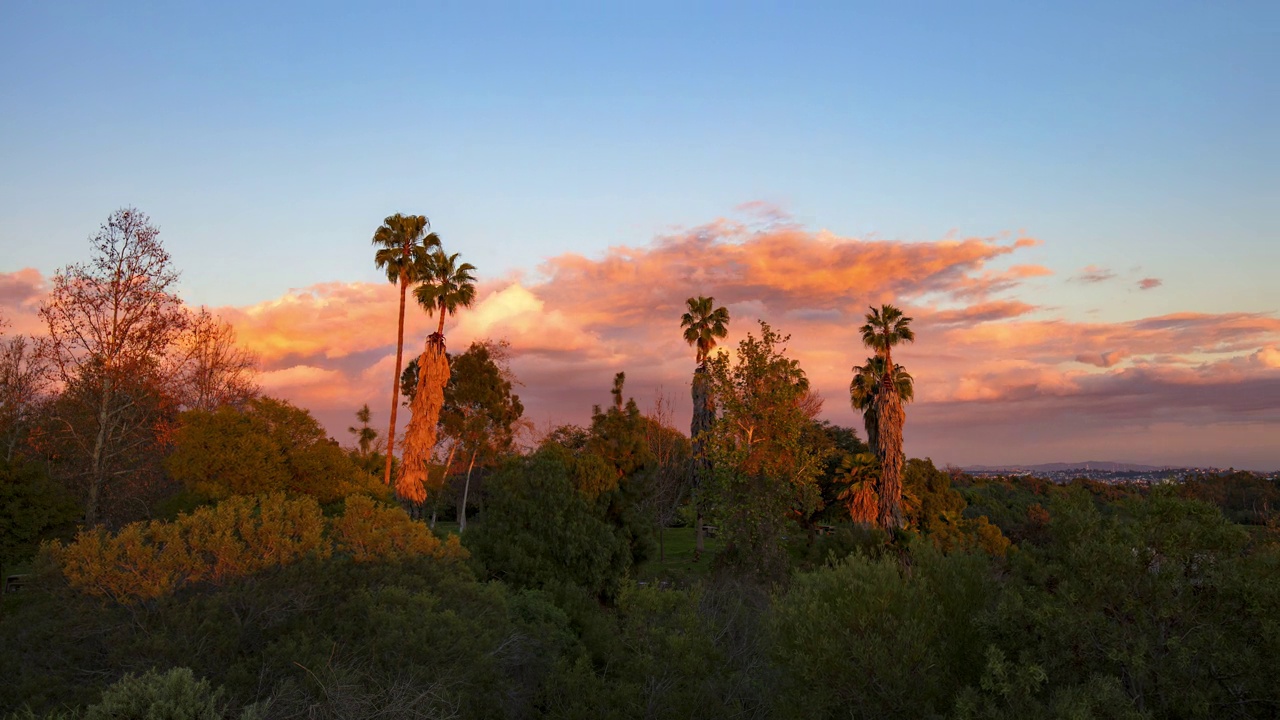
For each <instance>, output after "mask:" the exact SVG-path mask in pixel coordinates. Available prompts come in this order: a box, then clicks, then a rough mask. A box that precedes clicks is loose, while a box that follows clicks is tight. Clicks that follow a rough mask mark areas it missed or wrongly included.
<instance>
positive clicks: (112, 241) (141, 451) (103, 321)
mask: <svg viewBox="0 0 1280 720" xmlns="http://www.w3.org/2000/svg"><path fill="white" fill-rule="evenodd" d="M159 235H160V233H159V230H157V229H156V227H155V226H153V225H152V224H151V221H150V218H148V217H147V216H146V214H145V213H142V212H139V211H138V210H136V209H134V208H125V209H122V210H118V211H116V212H115V213H113V214H112V215H111V217H109V218H108V219H107V222H106V223H104V224H103V225H102V227H101V229H100V230H99V231H98V233H97V235H95V236H94V237H93V238H91V240H90V244H91V245H92V248H93V257H92V259H91V260H90V261H89V262H88V263H86V264H75V265H69V266H67V267H65V268H63V269H62V270H61V271H59V272H58V273H57V274H56V275H54V277H53V289H52V291H51V292H50V293H49V296H48V298H47V299H46V300H45V302H44V304H43V305H42V306H41V307H40V317H41V319H43V320H44V322H45V324H46V326H47V328H48V336H47V339H46V340H47V341H46V343H45V344H44V346H43V349H44V352H43V353H42V354H43V357H44V358H46V359H47V360H48V362H49V363H50V365H51V367H52V368H53V370H54V377H55V379H56V380H57V381H58V382H59V383H60V384H61V385H62V393H61V397H60V398H59V401H58V402H56V403H54V404H53V405H52V407H53V412H52V415H53V420H54V425H55V427H56V429H57V430H58V432H59V433H60V434H61V436H62V439H63V440H64V441H65V443H64V447H65V452H66V453H67V454H68V455H70V456H71V459H73V460H75V461H76V462H75V463H74V467H76V471H75V472H74V476H75V479H76V480H78V481H79V482H78V483H77V485H79V486H80V489H81V490H82V491H83V494H84V499H85V522H86V524H88V525H96V524H99V523H100V522H101V517H100V512H99V511H100V506H101V501H102V495H103V492H104V490H106V489H108V488H109V487H110V486H112V485H113V484H115V483H116V482H117V481H119V480H120V479H121V478H125V477H128V476H130V475H131V474H132V473H134V472H136V470H137V465H138V463H139V462H140V459H141V458H146V457H149V456H151V455H152V453H150V452H149V448H151V447H153V446H155V445H156V444H157V442H158V440H159V439H160V438H161V437H162V434H161V433H160V432H159V431H160V429H161V428H160V426H161V425H162V423H163V422H164V414H165V411H166V410H167V409H168V408H169V407H170V406H171V403H170V402H168V399H169V398H171V397H172V380H173V378H169V377H165V375H164V373H163V372H160V370H161V369H162V367H163V365H164V361H165V358H166V355H167V354H168V353H169V352H170V350H171V349H172V348H173V346H174V344H175V343H176V342H177V341H178V339H179V338H180V337H181V336H182V333H183V332H184V331H185V330H186V329H187V327H188V324H189V321H188V317H187V313H186V311H185V309H184V308H183V306H182V301H181V300H180V299H179V298H178V296H177V295H176V294H175V292H174V290H175V286H176V284H177V282H178V272H177V271H176V270H175V269H174V268H173V267H172V265H171V263H170V258H169V253H168V252H167V251H166V250H165V249H164V247H163V246H162V245H161V244H160V237H159Z"/></svg>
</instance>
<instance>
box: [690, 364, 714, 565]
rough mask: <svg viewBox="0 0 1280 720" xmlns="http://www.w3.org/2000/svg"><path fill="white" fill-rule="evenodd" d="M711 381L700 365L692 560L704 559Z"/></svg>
mask: <svg viewBox="0 0 1280 720" xmlns="http://www.w3.org/2000/svg"><path fill="white" fill-rule="evenodd" d="M710 382H711V381H710V378H708V377H707V366H706V365H705V364H702V365H699V366H698V368H697V369H696V370H694V371H693V388H692V393H693V422H692V423H691V425H690V426H689V436H690V439H692V441H693V456H692V458H691V460H690V470H691V472H692V473H693V507H694V510H695V513H694V523H695V525H694V551H693V559H694V561H695V562H697V561H698V560H699V559H701V558H702V551H703V549H704V547H705V546H704V541H703V531H702V525H703V522H702V492H701V490H702V485H703V483H704V482H705V481H706V479H707V476H708V475H710V471H711V461H710V459H708V458H707V448H706V436H705V433H707V432H708V431H710V430H711V425H712V424H713V423H714V422H715V417H716V411H715V404H714V402H713V401H712V399H711V388H710Z"/></svg>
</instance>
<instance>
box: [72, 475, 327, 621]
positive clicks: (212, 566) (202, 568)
mask: <svg viewBox="0 0 1280 720" xmlns="http://www.w3.org/2000/svg"><path fill="white" fill-rule="evenodd" d="M323 530H324V519H323V517H322V516H321V514H320V506H319V505H317V504H316V501H315V500H314V499H312V498H299V499H296V500H289V499H287V498H285V496H284V495H279V494H277V495H268V496H265V497H260V498H251V497H233V498H230V499H228V500H225V501H223V502H221V503H219V504H218V505H216V506H213V507H202V508H199V509H197V510H196V511H195V512H193V513H191V514H190V515H180V516H179V517H178V519H177V520H174V521H172V522H163V521H152V522H148V523H141V522H139V523H131V524H129V525H126V526H125V527H124V528H123V529H122V530H121V531H120V532H119V534H117V535H114V536H112V535H109V534H107V533H106V532H105V531H104V530H102V529H96V530H86V531H82V532H81V533H80V534H79V535H77V536H76V539H75V541H74V542H72V543H70V544H68V545H65V546H64V545H60V544H54V545H52V546H50V552H51V554H52V556H53V560H54V561H55V563H56V564H57V565H58V566H59V568H60V569H61V570H62V573H63V574H64V575H65V576H66V578H67V582H68V583H70V585H71V586H72V587H74V588H77V589H80V590H82V591H84V592H87V593H89V594H92V595H97V596H101V597H109V598H112V599H113V600H115V601H116V602H119V603H121V604H126V605H127V604H133V603H137V602H140V601H144V600H154V599H156V598H158V597H162V596H164V595H169V594H171V593H173V592H174V591H175V590H177V589H179V588H181V587H183V586H186V585H191V584H196V583H211V584H214V585H218V584H222V583H225V582H226V581H227V580H229V579H231V578H238V577H243V576H245V575H248V574H251V573H254V572H258V571H261V570H263V569H265V568H269V567H274V566H279V565H287V564H289V563H292V562H294V561H296V560H298V559H299V558H301V557H304V556H306V555H308V554H312V553H316V554H320V555H325V554H327V553H328V552H329V547H328V545H327V543H325V541H324V538H323V534H322V533H323Z"/></svg>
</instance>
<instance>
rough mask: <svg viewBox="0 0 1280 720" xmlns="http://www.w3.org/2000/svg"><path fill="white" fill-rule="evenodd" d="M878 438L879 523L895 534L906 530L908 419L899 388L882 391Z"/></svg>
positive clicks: (877, 406)
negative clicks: (905, 431)
mask: <svg viewBox="0 0 1280 720" xmlns="http://www.w3.org/2000/svg"><path fill="white" fill-rule="evenodd" d="M876 419H877V421H878V425H879V437H878V438H877V446H878V451H877V454H878V455H879V456H880V486H879V487H878V488H877V489H876V494H877V495H878V496H879V507H878V513H877V520H878V521H879V525H880V527H881V528H882V529H884V530H886V531H888V532H893V531H894V530H896V529H898V528H900V527H902V465H903V453H902V427H903V425H904V424H905V421H906V416H905V414H904V413H903V410H902V399H901V398H900V397H899V396H898V389H897V387H895V386H892V385H890V386H886V387H882V388H880V393H879V394H878V395H876Z"/></svg>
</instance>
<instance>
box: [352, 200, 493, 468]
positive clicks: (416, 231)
mask: <svg viewBox="0 0 1280 720" xmlns="http://www.w3.org/2000/svg"><path fill="white" fill-rule="evenodd" d="M373 244H374V246H375V247H377V248H378V249H377V251H376V252H375V253H374V257H373V261H374V264H375V265H376V266H377V267H378V268H379V269H384V270H386V273H387V280H388V281H389V282H391V283H392V284H394V285H398V286H399V288H400V314H399V323H398V328H397V334H396V369H395V374H394V375H393V376H392V378H391V427H390V429H389V430H388V431H387V461H386V468H385V470H384V475H383V482H385V483H386V484H388V485H390V484H391V479H392V478H391V461H392V458H393V457H394V455H395V440H396V409H397V407H398V406H399V405H400V373H401V370H402V365H403V360H404V306H405V299H406V296H407V295H408V291H409V288H410V287H413V288H414V290H413V296H414V298H415V299H416V300H417V301H418V304H419V305H420V306H421V307H422V309H423V310H426V312H427V314H428V315H434V314H435V313H437V312H438V313H439V314H440V324H439V326H438V327H437V328H436V332H435V333H434V334H432V335H431V337H430V338H429V339H428V341H427V343H428V346H429V347H430V346H432V345H435V346H437V347H438V349H439V354H440V355H443V354H444V319H445V316H446V314H447V315H454V314H456V313H457V312H458V309H459V308H464V307H471V303H472V302H474V300H475V296H476V286H475V276H474V275H473V274H472V272H473V271H474V270H475V267H474V266H473V265H471V264H470V263H459V262H458V253H453V254H452V255H450V254H448V253H446V252H445V251H444V247H443V245H442V244H441V242H440V236H439V235H437V234H436V233H434V232H431V221H430V220H428V219H427V218H426V216H423V215H401V214H399V213H396V214H395V215H392V216H390V217H388V218H387V219H385V220H383V222H382V225H381V226H380V227H379V228H378V229H377V230H375V231H374V233H373ZM433 390H434V388H431V389H428V392H431V391H433ZM440 392H441V393H443V387H441V388H440ZM441 403H443V395H441V398H440V402H438V403H435V404H434V406H435V407H437V408H438V407H440V404H441ZM421 420H422V421H423V422H424V423H430V426H431V427H435V424H436V420H437V418H421Z"/></svg>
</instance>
